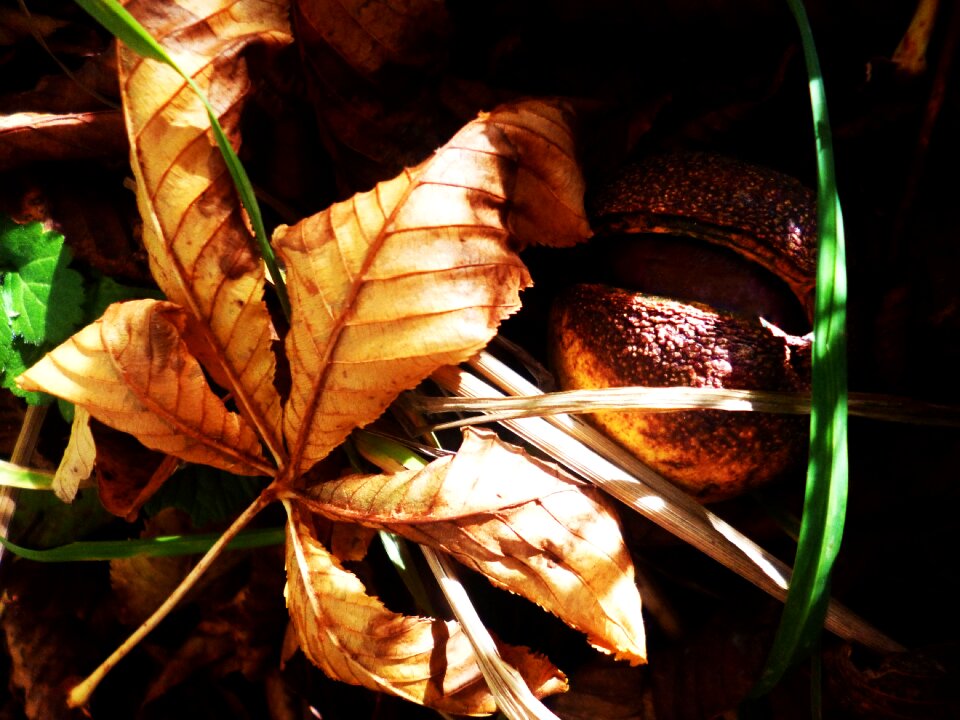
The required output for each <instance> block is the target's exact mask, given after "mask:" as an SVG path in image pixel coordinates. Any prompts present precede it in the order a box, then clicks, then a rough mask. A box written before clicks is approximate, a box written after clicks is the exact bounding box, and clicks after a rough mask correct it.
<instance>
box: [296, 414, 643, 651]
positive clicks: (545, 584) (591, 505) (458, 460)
mask: <svg viewBox="0 0 960 720" xmlns="http://www.w3.org/2000/svg"><path fill="white" fill-rule="evenodd" d="M311 497H312V498H313V499H314V500H315V501H316V503H317V504H313V503H311V507H312V508H314V509H315V510H317V511H318V512H321V513H323V514H324V515H327V516H328V517H331V518H333V519H340V520H344V519H353V520H355V521H357V522H361V523H364V524H366V525H370V526H373V527H378V528H382V529H387V530H390V531H392V532H395V533H397V534H398V535H402V536H404V537H406V538H409V539H410V540H414V541H416V542H419V543H422V544H424V545H428V546H430V547H434V548H439V549H442V550H446V551H447V552H449V553H451V554H453V555H454V556H455V557H456V558H457V559H458V560H459V561H460V562H462V563H463V564H464V565H466V566H468V567H471V568H474V569H475V570H477V571H478V572H481V573H483V574H484V575H486V576H487V577H488V578H490V579H491V580H492V581H493V582H494V583H495V584H496V585H499V586H501V587H504V588H506V589H508V590H510V591H512V592H515V593H518V594H520V595H523V596H524V597H526V598H528V599H530V600H532V601H534V602H536V603H538V604H539V605H541V606H542V607H544V608H545V609H547V610H549V611H550V612H552V613H554V614H555V615H557V616H558V617H560V618H561V619H563V620H564V622H566V623H567V624H569V625H570V626H571V627H573V628H576V629H578V630H580V631H582V632H585V633H586V634H587V638H588V640H589V641H590V643H591V644H593V645H594V646H595V647H597V648H598V649H600V650H602V651H604V652H608V653H612V654H613V655H614V656H615V657H616V658H618V659H626V660H629V661H630V662H631V663H632V664H637V663H642V662H646V643H645V635H644V627H643V618H642V616H641V607H640V594H639V592H638V591H637V587H636V585H635V583H634V570H633V562H632V560H631V559H630V554H629V551H628V550H627V548H626V545H625V543H624V541H623V537H622V535H621V532H620V525H619V523H618V521H617V518H616V514H615V513H614V511H613V509H612V508H611V506H610V505H609V504H608V502H607V501H605V500H604V499H603V497H602V496H601V495H600V493H599V491H598V490H596V489H594V488H591V487H585V486H582V485H579V484H576V483H574V482H573V481H571V480H569V479H567V478H565V477H563V476H562V475H561V474H560V473H559V471H558V470H557V468H556V467H555V466H553V465H551V464H549V463H544V462H541V461H539V460H536V459H534V458H533V457H531V456H530V455H528V454H526V453H524V452H523V451H522V450H520V449H518V448H515V447H512V446H510V445H507V444H506V443H504V442H502V441H501V440H500V439H499V438H498V437H497V436H496V435H495V434H494V433H492V432H490V431H483V430H468V431H467V432H466V433H465V437H464V442H463V445H462V447H461V448H460V450H459V452H458V453H457V454H456V455H455V456H452V457H444V458H440V459H439V460H435V461H434V462H432V463H430V464H429V465H428V466H427V467H425V468H424V469H423V470H409V471H404V472H398V473H392V474H386V475H368V476H360V475H353V476H350V477H346V478H343V479H339V480H332V481H329V482H326V483H323V484H321V485H319V486H318V487H317V488H316V489H315V490H314V491H313V492H312V493H311Z"/></svg>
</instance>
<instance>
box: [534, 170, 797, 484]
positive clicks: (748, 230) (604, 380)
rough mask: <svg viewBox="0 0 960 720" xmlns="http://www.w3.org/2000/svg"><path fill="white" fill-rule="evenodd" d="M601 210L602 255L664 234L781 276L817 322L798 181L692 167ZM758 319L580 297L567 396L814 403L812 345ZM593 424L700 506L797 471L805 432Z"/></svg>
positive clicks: (686, 416)
mask: <svg viewBox="0 0 960 720" xmlns="http://www.w3.org/2000/svg"><path fill="white" fill-rule="evenodd" d="M637 182H640V183H642V188H641V189H638V188H636V187H635V185H634V183H637ZM597 197H598V198H599V202H598V203H597V204H596V205H595V208H594V212H595V218H594V227H595V228H596V229H597V236H596V237H595V239H594V240H593V242H604V241H605V239H609V238H611V237H613V236H617V237H618V239H619V240H618V241H620V242H622V241H623V235H624V234H630V233H651V232H656V233H671V234H674V235H678V234H679V235H683V236H685V237H693V238H697V239H699V240H702V241H706V242H710V243H715V244H718V245H723V246H725V247H727V248H730V249H732V250H734V251H735V252H736V253H737V254H739V255H740V256H742V257H743V258H744V259H745V260H747V261H750V262H753V263H759V264H760V265H762V266H763V267H765V268H766V269H767V270H769V271H772V272H773V273H774V274H775V275H777V276H778V277H779V278H780V279H781V280H782V281H783V282H784V283H785V284H786V286H787V287H789V288H790V289H791V290H792V291H793V293H794V294H795V295H796V299H797V300H799V302H800V303H801V304H802V305H803V307H804V308H806V309H809V303H810V298H811V297H812V287H813V274H814V260H815V251H814V243H815V232H814V228H813V225H812V218H813V217H814V216H815V213H814V208H813V202H814V200H813V196H812V193H810V192H809V191H807V190H805V189H804V188H802V186H800V185H799V183H797V182H796V181H795V180H793V179H792V178H787V177H786V176H783V175H780V174H778V173H774V172H772V171H768V170H765V169H763V168H757V167H755V166H751V165H744V164H743V163H739V162H738V161H735V160H729V159H726V158H718V157H717V156H713V155H703V154H697V153H694V154H687V155H684V156H681V157H679V158H674V157H672V156H671V157H668V158H657V159H654V160H652V161H649V162H648V163H647V164H645V165H642V166H633V167H631V168H628V169H627V170H626V171H624V173H623V174H622V175H621V176H620V177H619V178H617V179H615V180H614V181H613V182H612V183H611V184H610V185H609V186H607V187H606V188H604V189H603V190H602V191H601V192H600V193H598V196H597ZM693 279H694V280H696V278H693ZM720 304H723V303H720ZM755 310H756V308H753V307H751V308H750V309H749V310H748V313H749V312H752V314H745V313H740V312H736V311H731V310H729V309H718V308H716V307H712V306H710V305H707V304H704V303H702V302H689V301H688V302H681V301H679V300H676V299H670V298H664V297H658V296H655V295H648V294H645V293H643V292H634V291H632V290H626V289H620V288H615V287H609V286H605V285H598V284H591V285H578V286H575V287H573V288H570V289H569V290H568V291H566V292H564V293H562V294H561V296H560V297H558V298H557V299H556V301H555V303H554V308H553V314H552V317H551V322H550V328H551V338H550V348H551V351H550V352H551V360H552V363H553V367H554V370H555V372H556V374H557V379H558V382H559V384H560V386H561V387H562V388H564V389H593V388H602V387H623V386H630V385H645V386H651V387H670V386H685V387H710V388H727V389H742V390H773V391H807V390H809V377H810V372H809V371H810V337H809V336H805V337H798V336H794V335H789V334H787V333H785V332H783V331H781V330H780V329H779V328H777V327H776V326H774V325H772V324H771V323H770V322H767V321H766V320H762V319H761V317H759V316H758V314H757V313H756V312H755ZM590 417H591V420H592V422H593V423H594V424H595V425H597V426H598V427H599V428H600V429H602V430H603V431H604V432H606V433H607V434H608V435H610V436H611V437H613V438H614V439H615V440H617V441H618V442H620V443H621V444H622V445H624V446H625V447H626V448H627V449H629V450H630V451H631V452H632V453H633V454H634V455H636V456H637V457H638V458H639V459H640V460H642V461H643V462H645V463H646V464H648V465H650V466H651V467H652V468H653V469H655V470H656V471H658V472H659V473H661V474H662V475H664V476H665V477H667V478H668V479H669V480H671V481H673V482H674V483H675V484H677V485H679V486H680V487H682V488H684V489H685V490H687V491H688V492H689V493H691V494H692V495H694V496H696V497H698V498H700V499H702V500H704V501H715V500H721V499H726V498H729V497H733V496H735V495H738V494H740V493H742V492H743V491H745V490H747V489H749V488H752V487H756V486H758V485H761V484H763V483H766V482H768V481H770V480H772V479H774V478H776V477H777V476H779V475H781V474H783V473H784V472H785V471H787V470H788V469H789V468H790V467H791V466H794V465H795V464H797V463H798V461H799V460H800V459H802V457H803V456H804V452H805V448H806V443H807V427H808V424H809V423H808V420H807V419H806V418H803V417H798V416H788V415H775V414H769V413H753V412H728V411H720V410H694V411H671V412H657V413H650V412H640V411H605V412H599V413H595V414H593V415H591V416H590Z"/></svg>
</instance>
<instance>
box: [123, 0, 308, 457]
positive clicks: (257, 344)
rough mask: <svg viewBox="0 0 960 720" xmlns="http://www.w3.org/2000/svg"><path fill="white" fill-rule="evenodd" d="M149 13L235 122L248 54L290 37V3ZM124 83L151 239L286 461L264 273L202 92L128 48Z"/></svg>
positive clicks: (202, 338)
mask: <svg viewBox="0 0 960 720" xmlns="http://www.w3.org/2000/svg"><path fill="white" fill-rule="evenodd" d="M126 7H127V9H128V10H129V11H130V12H131V13H132V14H133V15H134V16H135V17H137V18H138V19H139V20H140V21H141V22H142V23H143V25H144V26H145V27H146V28H147V30H148V31H150V33H151V34H152V35H153V37H154V38H156V39H157V41H158V42H160V43H161V44H162V45H164V46H165V47H167V48H169V49H170V53H171V55H172V57H173V58H174V59H175V60H176V61H177V62H178V63H179V64H180V66H181V67H182V68H183V69H184V71H185V72H186V73H187V74H188V75H190V76H191V77H192V78H193V79H194V81H195V82H196V83H197V85H198V86H199V87H200V89H201V90H202V91H203V92H204V93H205V94H206V96H207V97H208V99H209V100H210V102H211V104H212V105H213V107H214V108H215V109H216V111H217V114H218V116H219V117H220V119H221V123H222V124H223V125H224V128H225V129H226V130H227V132H228V133H229V134H230V135H231V136H232V140H233V142H234V144H235V145H236V144H237V138H236V133H235V132H233V130H235V127H236V124H237V122H238V120H239V116H240V110H241V105H242V102H243V100H244V99H245V98H246V96H247V95H248V94H249V92H250V88H251V82H250V78H249V77H248V75H247V71H246V64H245V62H244V60H243V58H242V51H243V50H244V49H246V48H247V47H249V46H251V45H253V44H264V43H268V44H280V43H286V42H289V41H290V31H289V28H288V20H287V6H286V5H285V4H284V3H277V2H269V1H268V0H234V1H233V2H229V1H228V2H222V0H194V1H192V2H190V3H184V4H181V5H177V4H176V3H172V4H171V3H164V4H163V5H161V6H157V5H156V4H155V3H150V2H142V1H141V0H133V1H132V2H130V3H128V4H127V6H126ZM120 82H121V91H122V96H123V107H124V112H125V116H126V123H127V134H128V136H129V138H130V146H131V167H132V169H133V173H134V177H135V178H136V182H137V204H138V205H139V208H140V214H141V216H142V217H143V242H144V245H145V246H146V248H147V252H148V253H149V256H150V268H151V271H152V272H153V276H154V278H155V279H156V281H157V284H158V285H159V286H160V288H161V289H162V290H163V292H164V293H165V295H166V296H167V298H168V299H170V300H171V301H173V302H176V303H177V304H178V305H180V306H181V307H183V308H185V310H186V311H187V313H188V316H189V318H190V326H189V338H190V343H189V344H190V346H191V349H192V350H193V352H194V353H195V354H196V355H197V357H199V358H200V360H201V361H202V362H203V364H204V367H205V368H206V369H207V371H208V372H210V373H211V375H212V376H213V377H214V379H215V380H216V381H217V383H218V384H220V385H222V386H223V387H224V388H227V389H228V390H229V391H230V392H231V393H232V395H233V397H234V399H235V402H236V403H237V407H238V408H239V410H240V413H241V414H242V415H243V416H244V417H245V418H246V419H247V420H248V421H249V422H250V424H251V425H253V426H254V427H256V428H257V431H258V432H259V433H260V436H261V437H262V438H263V439H264V441H265V442H266V444H267V446H268V447H270V448H271V450H272V452H273V454H274V455H275V456H276V457H281V456H282V454H283V449H282V445H281V443H280V441H279V439H278V437H277V435H278V429H279V425H280V398H279V396H278V394H277V392H276V390H275V388H274V386H273V382H272V380H273V377H274V373H275V368H276V359H275V357H274V355H273V352H272V349H271V343H272V340H273V336H274V334H273V328H272V325H271V321H270V316H269V314H268V312H267V308H266V305H265V304H264V302H263V292H264V270H263V265H262V262H261V260H260V256H259V252H258V250H257V248H256V245H255V243H254V241H253V237H252V234H251V233H250V231H249V229H248V228H247V225H246V222H245V220H244V217H243V213H242V211H241V209H240V205H239V203H238V202H237V197H236V192H235V190H234V188H233V182H232V180H231V178H230V175H229V174H228V172H227V169H226V165H225V164H224V161H223V159H222V157H221V156H220V151H219V150H218V148H217V147H216V144H215V141H214V140H213V138H212V136H211V134H210V132H211V131H210V121H209V119H208V117H207V113H206V110H205V109H204V107H203V105H202V103H201V102H200V99H199V98H198V97H197V95H196V94H195V93H194V91H193V90H192V89H190V88H189V87H188V86H187V84H186V82H185V81H184V80H183V78H181V77H180V76H179V75H178V74H177V73H176V72H175V71H174V70H173V69H172V68H170V67H167V66H166V65H163V64H161V63H158V62H155V61H153V60H147V59H144V58H142V57H140V56H139V55H137V54H136V53H134V52H133V51H131V50H129V49H127V48H125V47H124V46H123V45H121V46H120Z"/></svg>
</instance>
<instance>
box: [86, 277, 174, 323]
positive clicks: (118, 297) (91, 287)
mask: <svg viewBox="0 0 960 720" xmlns="http://www.w3.org/2000/svg"><path fill="white" fill-rule="evenodd" d="M141 298H153V299H155V300H163V293H162V292H160V291H159V290H158V289H157V288H145V287H136V286H133V285H123V284H122V283H118V282H117V281H116V280H114V279H113V278H109V277H106V276H105V275H102V276H100V277H98V278H96V279H95V280H94V281H93V282H91V283H89V284H88V285H87V300H86V302H85V303H84V305H83V317H84V319H85V320H86V321H87V322H88V323H90V322H93V321H95V320H98V319H99V318H100V317H101V316H102V315H103V312H104V310H106V309H107V308H108V307H110V306H111V305H112V304H113V303H115V302H123V301H124V300H139V299H141Z"/></svg>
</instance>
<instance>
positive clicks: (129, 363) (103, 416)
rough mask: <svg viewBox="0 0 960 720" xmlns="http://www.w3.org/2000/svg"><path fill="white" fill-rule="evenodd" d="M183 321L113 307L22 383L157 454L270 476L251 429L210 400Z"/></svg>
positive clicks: (168, 313) (156, 306) (163, 308)
mask: <svg viewBox="0 0 960 720" xmlns="http://www.w3.org/2000/svg"><path fill="white" fill-rule="evenodd" d="M186 321H187V318H186V313H185V312H184V311H183V310H182V309H181V308H178V307H177V306H176V305H173V304H172V303H168V302H159V301H156V300H134V301H130V302H126V303H117V304H114V305H111V306H110V307H109V308H107V311H106V312H105V313H104V315H103V317H102V318H101V319H100V320H98V321H97V322H95V323H93V324H92V325H88V326H87V327H86V328H84V329H83V330H81V331H80V332H78V333H77V334H76V335H74V336H73V337H72V338H70V339H68V340H67V341H66V342H64V343H63V344H62V345H60V346H59V347H58V348H56V349H54V350H53V351H52V352H50V353H49V354H47V355H46V356H45V357H44V358H43V359H42V360H41V361H40V362H38V363H37V364H36V365H34V366H33V367H32V368H31V369H30V370H28V371H27V372H26V373H24V374H23V375H22V376H21V377H20V378H19V382H20V384H21V386H22V387H23V388H25V389H28V390H43V391H45V392H49V393H51V394H54V395H56V396H57V397H61V398H63V399H65V400H69V401H70V402H73V403H75V404H77V405H80V406H82V407H84V408H86V409H87V410H88V411H89V412H90V414H91V415H92V416H93V417H95V418H96V419H98V420H100V421H101V422H103V423H104V424H106V425H109V426H111V427H113V428H116V429H117V430H123V431H124V432H128V433H130V434H131V435H133V436H134V437H136V438H137V439H138V440H140V442H142V443H143V444H144V445H146V446H147V447H149V448H152V449H154V450H160V451H161V452H165V453H168V454H170V455H174V456H175V457H178V458H181V459H183V460H187V461H189V462H197V463H203V464H206V465H212V466H213V467H218V468H221V469H223V470H227V471H229V472H234V473H237V474H240V475H261V474H270V472H271V468H270V466H269V465H268V464H267V463H266V461H265V460H264V458H263V454H262V451H261V449H260V443H259V441H258V440H257V436H256V434H255V433H254V431H253V429H252V428H251V427H250V426H249V425H248V424H247V423H246V421H245V420H244V419H243V418H242V417H240V416H239V415H237V414H235V413H232V412H230V411H228V410H227V409H226V407H225V406H224V404H223V402H222V401H221V400H220V398H218V397H217V396H216V395H214V394H213V391H212V390H211V389H210V387H209V386H208V385H207V382H206V379H205V378H204V376H203V370H202V369H201V368H200V365H199V363H197V361H196V359H195V358H194V357H193V356H192V355H191V354H190V353H189V351H188V350H187V347H186V345H185V344H184V342H183V339H182V337H181V335H182V333H183V329H184V327H185V325H186Z"/></svg>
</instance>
